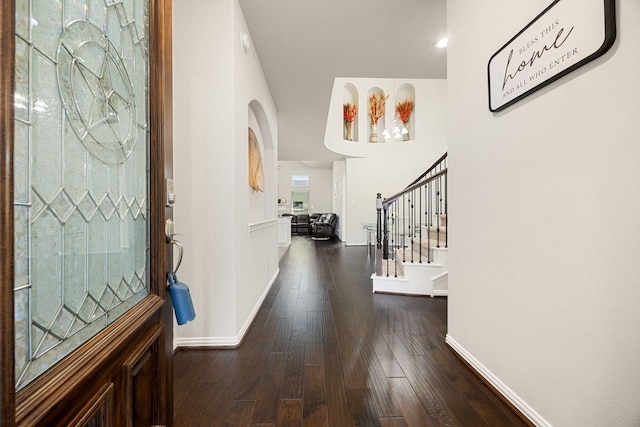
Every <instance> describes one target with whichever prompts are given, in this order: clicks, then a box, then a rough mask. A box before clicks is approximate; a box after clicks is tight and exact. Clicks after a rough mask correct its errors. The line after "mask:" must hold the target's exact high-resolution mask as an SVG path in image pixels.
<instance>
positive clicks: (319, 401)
mask: <svg viewBox="0 0 640 427" xmlns="http://www.w3.org/2000/svg"><path fill="white" fill-rule="evenodd" d="M370 271H372V265H371V258H367V252H366V247H345V246H344V245H343V244H342V243H341V242H337V241H333V240H332V241H314V240H311V239H310V238H309V237H308V236H293V239H292V246H291V247H290V248H289V250H288V251H287V252H286V253H285V254H284V255H283V256H282V258H281V259H280V275H279V277H278V279H277V280H276V281H275V283H274V284H273V287H272V289H271V291H270V292H269V294H268V296H267V298H266V299H265V301H264V303H263V305H262V307H261V309H260V311H259V312H258V314H257V316H256V318H255V321H254V324H253V325H252V327H251V329H250V330H249V332H248V333H247V336H246V337H245V340H244V342H243V344H242V346H241V347H240V348H238V349H236V350H204V349H188V350H185V351H178V352H177V353H176V356H175V360H174V365H175V384H174V389H175V395H174V400H175V414H174V415H175V425H176V426H177V427H182V426H184V427H187V426H189V427H194V426H223V425H225V426H254V425H262V426H300V425H305V426H337V427H347V426H366V427H373V426H470V427H476V426H492V427H496V426H519V425H525V424H524V423H523V422H522V421H521V420H520V419H519V418H518V417H517V416H516V415H515V414H514V413H513V412H512V411H511V410H510V409H509V408H508V407H507V406H506V405H505V404H504V403H503V402H502V401H501V400H500V399H499V398H498V397H496V396H495V395H494V394H493V393H492V392H491V391H490V390H489V389H488V388H487V387H486V386H485V385H484V384H483V383H482V382H481V381H480V380H479V379H478V378H477V377H476V376H475V375H474V374H473V373H472V372H471V371H470V370H468V369H467V368H466V367H465V366H464V365H463V364H462V362H460V361H459V360H458V359H457V357H456V356H455V355H454V353H453V352H452V351H451V350H449V349H448V348H447V347H446V345H445V344H444V337H445V333H446V316H447V300H446V298H428V297H404V296H394V295H378V294H373V293H372V292H371V279H370V277H369V276H370Z"/></svg>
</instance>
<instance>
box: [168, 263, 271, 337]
mask: <svg viewBox="0 0 640 427" xmlns="http://www.w3.org/2000/svg"><path fill="white" fill-rule="evenodd" d="M279 274H280V269H279V268H278V269H277V270H276V272H275V274H274V275H273V277H272V278H271V280H270V281H269V284H268V285H267V287H266V288H265V290H264V292H262V295H260V298H259V299H258V302H257V303H256V305H255V306H254V307H253V310H251V313H250V314H249V316H248V317H247V320H246V321H245V322H244V325H242V328H240V331H239V332H238V335H236V336H235V337H190V338H174V340H173V349H174V350H175V349H176V348H178V347H238V346H239V345H240V343H241V342H242V340H243V339H244V336H245V334H246V333H247V331H249V327H250V326H251V324H252V323H253V320H254V319H255V317H256V315H257V314H258V311H259V310H260V307H262V303H263V302H264V300H265V298H266V297H267V294H269V291H270V290H271V287H272V286H273V283H274V282H275V281H276V279H277V278H278V275H279Z"/></svg>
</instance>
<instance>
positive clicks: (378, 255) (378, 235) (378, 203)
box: [375, 193, 382, 276]
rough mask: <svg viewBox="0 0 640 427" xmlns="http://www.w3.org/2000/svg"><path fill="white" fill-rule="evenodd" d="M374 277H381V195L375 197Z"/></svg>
mask: <svg viewBox="0 0 640 427" xmlns="http://www.w3.org/2000/svg"><path fill="white" fill-rule="evenodd" d="M376 211H377V212H376V266H375V268H376V276H381V275H382V193H378V195H377V197H376Z"/></svg>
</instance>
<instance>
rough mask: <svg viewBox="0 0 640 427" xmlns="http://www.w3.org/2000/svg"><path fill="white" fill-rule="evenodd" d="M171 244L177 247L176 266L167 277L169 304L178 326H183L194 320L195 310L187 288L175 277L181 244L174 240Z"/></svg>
mask: <svg viewBox="0 0 640 427" xmlns="http://www.w3.org/2000/svg"><path fill="white" fill-rule="evenodd" d="M171 243H172V244H174V245H176V246H177V247H178V264H177V265H176V268H175V269H174V271H170V272H169V274H168V275H167V283H168V285H167V286H168V287H169V294H170V295H171V302H172V303H173V310H174V311H175V314H176V320H177V321H178V325H184V324H186V323H189V322H191V321H192V320H193V319H195V317H196V310H195V308H194V307H193V301H192V300H191V293H190V292H189V287H188V286H187V285H186V284H184V283H183V282H181V281H179V280H178V276H176V271H178V268H180V263H181V262H182V251H183V249H182V244H181V243H180V242H179V241H177V240H175V239H171Z"/></svg>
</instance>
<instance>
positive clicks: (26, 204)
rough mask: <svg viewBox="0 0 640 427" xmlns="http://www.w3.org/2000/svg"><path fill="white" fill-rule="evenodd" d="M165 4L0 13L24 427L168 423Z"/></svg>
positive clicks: (61, 2) (19, 417)
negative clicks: (6, 57) (9, 83)
mask: <svg viewBox="0 0 640 427" xmlns="http://www.w3.org/2000/svg"><path fill="white" fill-rule="evenodd" d="M170 8H171V2H170V1H168V0H165V1H162V0H15V3H14V4H13V5H12V7H6V8H5V7H4V6H3V11H4V12H6V11H7V10H8V11H9V12H10V15H12V16H13V17H14V19H15V21H14V22H12V23H11V24H13V25H10V24H9V23H8V20H9V17H8V16H7V15H9V14H5V13H3V14H2V24H3V26H2V38H3V40H8V37H9V35H8V34H7V32H8V31H7V30H12V33H13V34H12V35H11V36H12V39H13V40H12V45H13V46H12V52H11V54H12V55H13V58H14V67H12V69H11V70H9V69H8V67H4V66H3V68H2V73H3V76H5V75H7V73H9V72H11V73H12V75H13V88H12V89H13V96H12V99H11V100H10V102H11V106H10V107H12V113H13V123H12V125H13V129H12V130H13V132H12V135H11V141H12V150H11V152H10V153H9V158H10V161H11V164H12V165H13V174H12V185H11V190H12V194H13V200H12V206H10V207H7V206H3V212H4V211H7V212H9V213H10V214H11V215H12V217H13V221H12V224H11V225H12V230H11V232H12V233H11V234H12V235H13V237H14V239H13V242H12V246H13V250H12V254H7V252H6V251H4V250H3V252H2V257H3V261H4V260H6V259H7V258H10V265H11V266H12V270H13V280H12V282H13V283H12V285H13V286H12V289H13V293H12V301H11V303H12V307H9V302H7V301H6V299H7V298H6V296H7V295H8V294H7V293H3V294H2V295H3V300H2V307H3V308H5V307H7V308H10V309H12V311H13V323H12V324H11V325H10V326H11V327H12V329H13V335H14V341H13V345H12V349H13V361H14V363H13V372H12V373H11V374H12V377H13V380H12V384H13V387H14V390H15V392H16V394H15V397H14V399H15V401H14V403H13V404H14V405H15V408H14V409H13V410H12V411H14V416H15V421H17V422H18V423H25V424H36V425H38V424H40V425H57V424H60V425H63V424H65V425H66V424H68V423H71V422H73V423H80V424H78V425H121V424H125V425H143V424H146V425H149V424H148V423H154V424H161V423H162V424H165V423H166V424H171V423H170V417H169V416H168V414H171V410H170V408H168V405H167V402H171V398H170V396H169V395H168V393H167V390H170V388H169V386H170V384H171V366H170V365H171V358H170V356H168V354H169V351H167V349H170V348H171V344H172V343H171V339H170V338H171V336H172V334H171V328H172V322H171V317H170V315H171V308H170V306H169V304H168V303H167V299H166V298H165V277H166V270H167V268H166V266H167V265H168V261H170V259H167V258H170V255H166V254H167V253H168V252H167V250H166V243H165V242H164V236H163V228H162V224H163V221H164V219H165V218H167V217H170V216H171V213H172V212H171V209H170V208H166V207H165V206H164V203H163V197H162V194H163V188H162V183H163V182H164V179H165V178H169V176H167V177H165V176H164V174H165V171H167V173H170V172H171V167H170V165H166V164H165V163H168V161H166V160H165V156H164V153H165V152H166V151H167V150H170V148H171V141H170V140H168V138H167V137H166V135H170V132H167V130H170V122H171V117H170V109H168V108H166V107H165V106H164V105H161V103H160V102H158V101H159V100H160V99H164V94H165V93H168V92H169V91H170V84H167V82H170V69H169V68H168V64H170V60H169V59H170V58H169V56H168V54H169V52H170V51H169V49H168V46H170V31H169V29H170V20H169V18H170ZM11 9H13V10H11ZM4 47H5V48H6V44H5V46H4ZM4 53H5V51H4V50H3V54H4ZM3 81H6V79H4V78H3ZM3 107H5V109H6V110H8V109H7V108H6V107H7V106H6V104H5V105H4V106H3ZM161 135H163V138H161ZM7 139H9V138H8V137H7V138H5V140H3V143H5V142H6V140H7ZM169 157H170V156H169ZM3 231H7V230H3ZM4 234H6V233H4ZM3 249H4V246H3ZM3 322H5V323H6V320H3ZM4 333H5V332H4V331H3V334H4ZM3 342H6V338H3ZM7 357H8V353H7V352H6V351H3V352H2V358H3V359H6V358H7ZM3 366H6V363H3ZM7 390H8V387H7V386H6V385H4V384H3V393H6V392H7ZM133 390H135V393H134V392H133ZM141 405H145V406H146V407H141ZM70 408H73V409H71V410H70ZM2 410H3V412H5V413H4V414H3V417H4V416H6V411H8V410H11V409H10V408H8V407H3V408H2ZM5 419H6V418H5Z"/></svg>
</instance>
